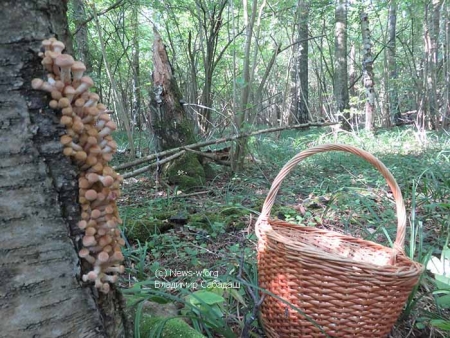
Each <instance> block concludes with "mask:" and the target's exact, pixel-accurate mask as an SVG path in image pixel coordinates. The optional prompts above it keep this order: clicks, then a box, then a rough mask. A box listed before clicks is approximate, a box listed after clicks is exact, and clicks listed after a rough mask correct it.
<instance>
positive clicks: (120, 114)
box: [91, 2, 136, 158]
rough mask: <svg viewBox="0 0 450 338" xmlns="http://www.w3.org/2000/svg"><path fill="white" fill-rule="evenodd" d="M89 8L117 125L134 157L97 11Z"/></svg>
mask: <svg viewBox="0 0 450 338" xmlns="http://www.w3.org/2000/svg"><path fill="white" fill-rule="evenodd" d="M91 8H92V10H93V12H94V22H95V26H96V28H97V34H98V40H99V42H100V47H101V50H102V57H103V62H104V64H105V70H106V74H107V75H108V80H109V82H110V83H111V87H110V88H111V96H112V98H113V105H114V110H115V111H116V115H117V119H118V122H119V123H118V125H119V126H120V127H122V128H124V129H125V131H126V133H127V139H128V149H129V150H130V154H129V156H130V157H131V158H134V157H136V150H135V147H134V139H133V131H132V126H131V125H130V116H129V115H128V114H127V111H126V110H125V106H124V102H123V100H122V95H120V93H119V88H118V86H117V84H116V80H115V79H114V77H113V74H112V72H111V68H110V66H109V63H108V58H107V55H106V46H105V42H104V40H103V33H102V28H101V27H100V22H99V20H98V16H97V9H96V8H95V3H94V2H92V3H91Z"/></svg>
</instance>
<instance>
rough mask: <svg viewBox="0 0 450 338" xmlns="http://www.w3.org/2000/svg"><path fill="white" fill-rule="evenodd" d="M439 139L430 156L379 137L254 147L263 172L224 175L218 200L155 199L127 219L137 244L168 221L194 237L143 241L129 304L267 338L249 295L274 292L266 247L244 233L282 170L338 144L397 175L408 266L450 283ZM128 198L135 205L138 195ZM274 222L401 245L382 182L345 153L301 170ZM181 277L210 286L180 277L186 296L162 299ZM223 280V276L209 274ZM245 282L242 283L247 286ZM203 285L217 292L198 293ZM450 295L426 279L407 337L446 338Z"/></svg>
mask: <svg viewBox="0 0 450 338" xmlns="http://www.w3.org/2000/svg"><path fill="white" fill-rule="evenodd" d="M429 136H430V137H429V139H430V143H429V144H428V145H427V147H424V146H423V145H422V144H421V143H420V142H418V141H417V139H416V138H415V136H414V130H413V129H410V128H397V129H394V130H391V131H379V132H378V133H377V134H375V135H371V136H370V135H368V134H364V133H360V134H347V133H339V134H338V135H337V138H335V136H334V135H333V134H327V132H326V131H325V130H322V131H317V130H311V131H306V132H285V133H282V134H281V135H280V138H279V139H274V138H273V137H272V136H270V135H268V136H267V137H258V138H254V139H252V140H251V142H249V144H250V147H251V149H250V150H251V151H252V154H253V156H254V157H255V158H256V159H257V160H258V161H259V162H256V163H252V165H251V166H249V167H248V168H247V170H245V171H243V172H242V173H240V174H239V175H229V174H228V173H227V172H223V171H222V172H218V176H217V177H216V178H215V180H214V181H212V182H211V183H210V184H211V185H210V187H211V189H212V191H214V194H209V195H206V196H205V197H203V198H202V197H198V196H195V197H193V198H192V199H189V198H181V197H179V196H178V195H177V191H174V192H173V193H172V194H171V193H170V192H164V194H163V195H164V196H163V197H158V198H155V197H152V198H151V199H148V200H147V201H146V202H143V203H142V202H141V204H140V205H139V206H128V207H123V209H124V211H123V213H122V214H125V215H126V217H124V232H125V234H127V233H128V234H130V233H131V232H130V231H129V229H128V228H129V227H130V228H132V227H133V226H134V227H135V226H136V224H137V223H138V222H140V221H142V220H148V219H158V217H159V216H158V215H161V219H159V220H158V221H159V222H162V223H164V220H167V219H168V218H170V216H171V215H173V214H178V213H180V212H185V213H186V214H187V215H188V216H187V219H188V220H187V224H185V225H183V226H178V227H175V228H173V229H170V230H169V231H167V232H163V233H151V234H149V235H148V236H147V238H146V239H145V240H143V241H136V240H130V246H129V247H128V248H127V250H126V252H125V256H126V257H127V261H128V262H130V263H131V264H129V268H128V271H129V272H130V273H131V275H132V276H135V278H137V280H136V281H134V282H133V283H131V284H132V287H131V288H129V289H125V290H124V292H125V293H126V294H132V295H134V296H135V297H136V299H137V300H138V301H139V300H141V301H142V300H145V299H151V300H154V301H162V302H169V303H172V302H175V303H177V304H180V308H181V309H182V310H180V311H179V312H178V314H177V315H178V316H181V317H183V318H188V322H189V323H190V325H192V326H193V327H194V328H195V329H196V330H197V331H198V332H202V333H203V334H205V335H208V336H213V335H214V334H215V333H222V334H223V332H228V333H227V334H228V337H233V335H235V336H236V335H238V334H239V333H240V332H241V330H242V329H243V328H244V327H245V326H246V325H249V326H248V327H250V331H251V332H252V333H254V334H255V335H256V336H258V335H259V334H260V333H261V328H260V323H259V322H258V320H257V319H256V318H253V314H252V310H253V306H254V304H255V302H257V300H258V298H256V299H255V298H253V297H252V296H251V294H250V292H249V288H250V290H253V294H254V295H255V294H256V296H257V297H259V292H258V291H260V292H262V293H264V292H265V291H264V290H259V289H258V282H257V280H258V278H257V268H256V251H255V247H254V243H255V240H256V239H255V235H254V234H252V233H250V234H248V235H247V234H246V232H245V228H246V226H248V225H249V224H251V223H249V220H251V219H254V218H253V215H257V214H258V211H259V210H261V207H262V203H263V200H264V198H265V197H266V195H267V192H268V187H269V186H270V183H271V182H272V179H273V178H274V177H275V175H276V174H277V172H278V171H279V169H280V168H281V167H282V165H284V163H285V162H286V161H287V160H288V159H290V157H292V156H293V155H294V154H296V153H298V152H299V151H301V150H303V149H306V148H308V147H310V146H313V145H315V144H322V143H326V142H330V141H333V142H334V141H335V142H339V143H346V144H352V145H355V146H359V147H364V148H365V149H366V150H368V151H370V152H372V153H374V154H375V156H377V157H378V158H379V159H380V160H382V161H383V162H384V163H385V164H386V165H387V167H388V168H389V169H390V170H391V171H392V173H393V175H394V177H396V179H397V181H398V183H399V185H400V186H401V188H402V191H403V195H404V198H405V202H406V205H407V211H408V216H409V227H408V229H407V238H406V246H405V252H406V254H407V255H408V256H409V257H411V258H413V259H415V260H416V261H419V262H422V263H423V264H424V265H427V264H431V263H428V262H434V263H435V265H437V267H439V266H441V267H442V269H441V270H442V271H444V270H443V269H444V268H443V266H447V265H445V264H447V263H448V260H449V259H450V254H449V252H450V251H448V249H447V245H448V243H449V239H448V238H449V236H450V235H449V228H450V216H449V212H448V211H449V203H448V200H449V196H450V184H449V182H450V177H449V175H450V161H449V156H448V154H449V153H450V152H449V149H450V141H448V140H447V139H446V138H445V137H444V136H443V135H440V134H437V133H436V134H430V135H429ZM127 189H130V193H131V194H134V193H136V192H135V190H133V189H132V188H131V187H128V188H127ZM140 193H141V192H139V193H138V195H137V196H138V198H137V200H139V199H140V198H141V197H140V196H141V195H139V194H140ZM148 193H149V194H150V195H151V196H155V194H156V193H155V192H152V191H150V192H148ZM159 193H161V192H159ZM271 215H272V216H273V217H279V218H284V219H286V220H287V221H289V222H292V223H298V224H299V225H303V226H315V227H326V228H332V229H334V230H337V231H340V232H344V233H349V234H352V235H354V236H358V237H362V238H365V239H368V240H372V241H375V242H377V243H381V244H383V245H386V246H390V245H392V243H393V241H394V239H395V236H396V224H397V223H396V217H395V206H394V204H393V201H392V196H391V193H390V191H389V190H388V189H387V186H386V182H385V181H384V179H383V178H382V176H381V174H379V173H378V172H377V171H376V170H375V169H374V168H373V167H371V166H370V165H368V164H367V163H365V162H364V161H363V160H360V159H359V158H358V157H356V156H354V155H347V154H344V153H327V154H322V155H318V156H316V155H315V156H313V157H311V158H309V159H307V160H305V161H304V162H302V163H301V164H299V166H298V167H297V168H295V169H294V170H293V172H292V173H291V174H290V175H289V176H288V177H287V178H286V180H285V181H284V182H283V184H282V188H281V190H280V193H279V195H278V197H277V201H276V203H275V205H274V207H273V209H272V213H271ZM163 218H164V219H163ZM243 229H244V230H243ZM432 257H440V258H439V259H438V260H436V259H433V258H432ZM174 267H175V268H176V269H178V270H183V271H185V270H186V271H197V272H200V277H199V276H198V275H196V276H182V275H180V276H169V277H166V278H165V279H164V280H166V281H168V282H173V283H184V284H178V286H179V287H177V288H173V289H167V288H166V289H164V288H161V287H157V284H156V283H157V282H158V281H159V282H161V281H162V280H163V279H161V278H158V277H157V276H155V275H156V274H157V273H158V271H167V270H168V269H174ZM216 270H217V274H213V275H211V274H209V275H208V274H205V273H203V271H216ZM240 270H242V273H241V276H242V277H243V278H242V279H238V275H239V271H240ZM449 270H450V268H449ZM445 271H447V268H445ZM202 281H203V282H205V283H206V284H204V285H203V286H201V284H195V283H201V282H202ZM233 282H239V283H240V285H239V287H236V288H220V287H217V285H218V284H217V283H233ZM208 283H212V284H209V285H208ZM214 283H216V284H214ZM182 286H183V287H182ZM449 291H450V287H449V280H448V276H447V275H445V274H442V273H441V274H439V273H438V274H434V275H433V276H431V275H430V274H429V273H425V274H424V275H423V276H422V278H421V280H420V283H419V285H418V286H417V287H416V288H415V289H414V290H413V292H412V293H411V295H410V297H409V299H408V301H407V303H406V305H405V309H404V313H403V315H402V319H401V323H402V324H401V325H405V326H406V327H407V329H405V331H406V330H407V331H409V330H417V334H420V333H424V332H426V330H427V329H428V328H430V327H433V328H434V330H438V331H439V332H444V331H445V330H447V324H448V321H449V320H450V318H449V316H448V309H449V306H450V301H449V299H450V298H448V297H449V295H450V292H449ZM425 309H426V310H425ZM294 310H295V311H297V310H298V311H300V309H294ZM300 313H301V311H300ZM238 314H239V315H238ZM248 323H250V324H248ZM399 325H400V324H399ZM403 333H404V332H403ZM442 336H445V335H442Z"/></svg>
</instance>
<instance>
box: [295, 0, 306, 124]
mask: <svg viewBox="0 0 450 338" xmlns="http://www.w3.org/2000/svg"><path fill="white" fill-rule="evenodd" d="M297 11H298V34H297V38H298V40H300V41H302V42H301V43H299V44H297V45H296V46H295V47H294V67H293V69H292V72H291V74H292V77H291V83H292V88H291V92H292V101H293V102H292V105H291V110H292V115H293V116H294V118H295V119H296V120H297V121H296V123H307V122H308V120H309V115H310V114H309V107H308V16H309V3H308V1H306V0H299V1H298V4H297Z"/></svg>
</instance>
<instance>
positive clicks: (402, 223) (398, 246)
mask: <svg viewBox="0 0 450 338" xmlns="http://www.w3.org/2000/svg"><path fill="white" fill-rule="evenodd" d="M333 150H334V151H345V152H349V153H352V154H354V155H357V156H359V157H362V158H363V159H365V160H366V161H367V162H369V163H370V164H372V165H373V166H374V167H375V168H376V169H378V171H379V172H380V173H381V174H382V175H383V176H384V178H385V179H386V181H387V183H388V185H389V187H390V188H391V190H392V193H393V195H394V199H395V204H396V206H397V219H398V225H397V237H396V239H395V242H394V249H395V250H396V251H397V252H399V253H400V252H401V253H403V252H404V251H403V247H404V244H405V236H406V209H405V204H404V202H403V197H402V192H401V191H400V187H399V186H398V184H397V182H396V180H395V178H394V176H392V174H391V172H390V171H389V170H388V168H386V166H385V165H384V164H383V163H382V162H381V161H380V160H378V159H377V158H376V157H375V156H373V155H372V154H370V153H368V152H367V151H364V150H361V149H359V148H356V147H353V146H348V145H344V144H323V145H320V146H315V147H312V148H309V149H307V150H304V151H302V152H300V153H298V154H297V155H295V156H294V157H293V158H292V159H291V160H290V161H289V162H287V163H286V164H285V165H284V167H283V168H282V169H281V170H280V172H279V173H278V175H277V177H275V179H274V181H273V183H272V186H271V187H270V190H269V193H268V194H267V197H266V200H265V201H264V204H263V207H262V211H261V215H260V216H259V218H258V220H257V222H256V225H255V231H256V235H257V236H258V239H259V240H261V239H262V235H263V234H264V233H266V232H268V231H271V230H272V226H271V225H270V224H269V222H268V220H269V216H270V211H271V210H272V206H273V204H274V202H275V198H276V196H277V193H278V190H280V185H281V182H282V181H283V179H284V178H285V177H286V175H287V174H289V173H290V172H291V170H292V169H293V168H294V167H295V166H296V165H297V164H298V163H299V162H301V161H302V160H304V159H305V158H307V157H309V156H311V155H314V154H318V153H324V152H327V151H333Z"/></svg>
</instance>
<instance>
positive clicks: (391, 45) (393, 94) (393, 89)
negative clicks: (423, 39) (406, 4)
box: [385, 0, 401, 125]
mask: <svg viewBox="0 0 450 338" xmlns="http://www.w3.org/2000/svg"><path fill="white" fill-rule="evenodd" d="M396 33H397V2H396V0H391V1H390V4H389V18H388V35H389V41H388V47H387V63H388V70H389V76H388V79H389V81H388V84H389V85H388V88H385V90H386V91H387V94H388V95H387V98H388V105H387V107H388V112H389V114H388V116H389V118H390V121H394V124H395V125H398V124H399V123H400V119H401V113H400V109H399V106H398V91H397V60H396V59H395V55H396V49H395V43H396V41H395V40H396Z"/></svg>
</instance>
